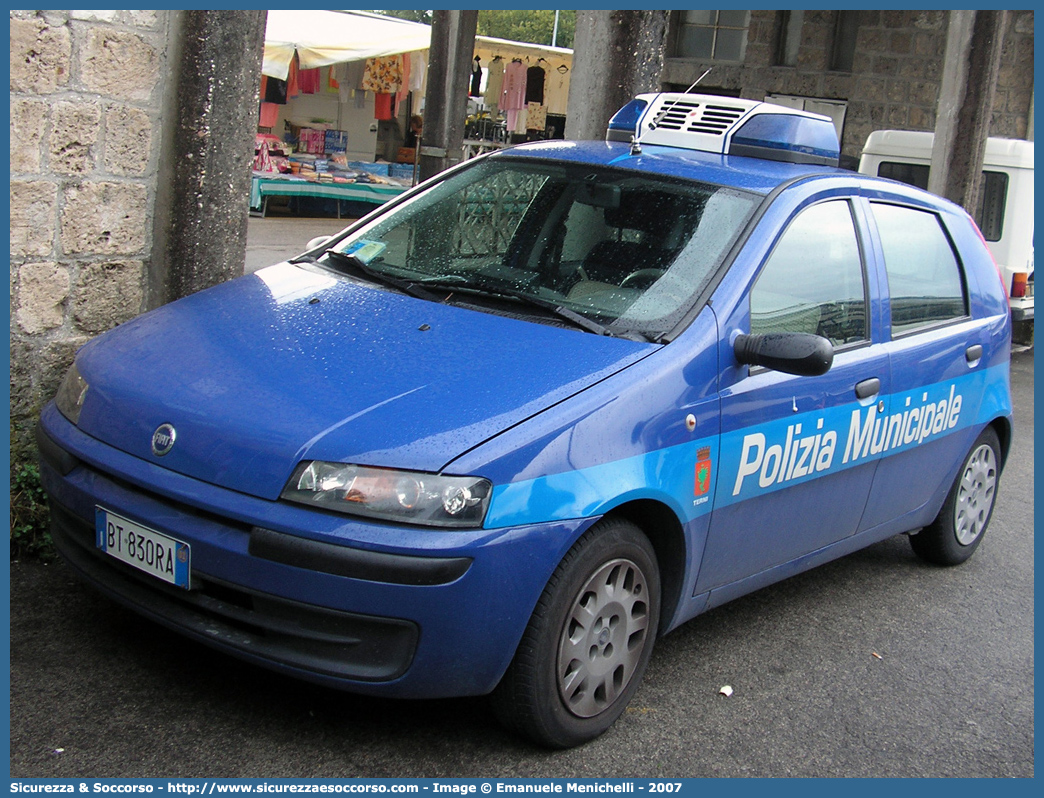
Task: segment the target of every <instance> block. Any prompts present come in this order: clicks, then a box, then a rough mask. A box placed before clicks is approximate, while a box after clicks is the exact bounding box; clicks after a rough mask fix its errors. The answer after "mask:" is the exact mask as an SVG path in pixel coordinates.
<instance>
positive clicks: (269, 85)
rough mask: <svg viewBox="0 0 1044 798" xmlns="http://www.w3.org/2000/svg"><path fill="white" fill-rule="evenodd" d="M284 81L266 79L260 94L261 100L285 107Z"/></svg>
mask: <svg viewBox="0 0 1044 798" xmlns="http://www.w3.org/2000/svg"><path fill="white" fill-rule="evenodd" d="M286 86H287V84H286V81H285V80H280V79H279V78H271V77H270V78H268V80H266V81H265V87H264V92H263V93H262V94H261V99H262V100H264V101H265V102H266V103H276V104H278V105H286Z"/></svg>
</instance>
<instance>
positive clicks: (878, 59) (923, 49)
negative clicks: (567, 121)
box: [663, 11, 1033, 158]
mask: <svg viewBox="0 0 1044 798" xmlns="http://www.w3.org/2000/svg"><path fill="white" fill-rule="evenodd" d="M837 13H838V12H836V11H805V12H804V21H803V25H802V29H801V46H800V50H799V52H798V60H797V64H796V65H795V66H793V67H782V66H775V65H774V59H775V52H776V37H777V35H778V31H777V27H778V21H777V12H775V11H752V12H751V15H750V28H749V30H748V43H747V53H746V59H745V61H744V63H743V64H719V63H715V62H710V61H694V60H689V59H675V58H668V60H667V63H666V66H665V68H664V73H663V81H664V82H665V83H672V84H681V85H684V86H688V85H689V84H690V83H692V81H693V80H695V79H696V78H697V77H699V76H700V74H701V73H702V72H703V71H704V70H705V69H706V68H707V67H713V70H712V71H711V73H710V74H709V75H708V76H707V77H706V78H705V79H704V81H703V83H702V84H701V85H703V86H711V87H717V88H720V89H726V90H730V91H735V92H738V93H739V96H741V97H745V98H749V99H755V100H761V99H764V98H765V95H766V94H770V93H772V94H790V95H797V96H802V97H815V98H821V99H829V100H842V101H845V102H847V104H848V108H847V113H846V117H845V126H844V135H843V137H842V142H841V150H842V153H843V154H845V155H848V156H852V157H853V158H857V157H858V156H859V153H860V151H861V150H862V147H863V143H864V142H865V141H866V137H867V135H869V133H870V132H871V131H873V130H878V129H881V128H901V129H906V130H933V129H934V128H935V109H936V104H937V102H938V96H939V87H940V82H941V79H942V67H943V55H944V52H945V49H946V28H947V13H948V12H946V11H861V12H859V13H860V18H859V32H858V37H857V40H856V51H855V60H854V63H853V65H852V71H851V72H832V71H830V70H829V67H830V55H831V51H832V47H833V38H834V28H835V24H836V15H837ZM1009 17H1010V20H1009V26H1008V30H1007V31H1006V33H1005V37H1004V51H1003V56H1002V62H1001V73H1000V76H999V79H998V85H997V94H996V97H995V101H994V111H993V120H992V125H991V129H990V135H991V136H1003V137H1007V138H1024V137H1026V135H1027V132H1028V122H1029V112H1030V108H1031V104H1032V97H1033V12H1032V11H1012V12H1009Z"/></svg>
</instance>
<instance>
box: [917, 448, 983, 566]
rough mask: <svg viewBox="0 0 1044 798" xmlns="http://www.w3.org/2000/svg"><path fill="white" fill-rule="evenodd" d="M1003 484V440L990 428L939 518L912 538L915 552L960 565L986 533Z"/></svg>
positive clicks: (959, 475)
mask: <svg viewBox="0 0 1044 798" xmlns="http://www.w3.org/2000/svg"><path fill="white" fill-rule="evenodd" d="M999 481H1000V440H999V439H998V438H997V433H996V432H995V431H994V429H993V428H992V427H987V428H986V429H984V430H983V431H982V434H980V435H979V437H978V438H977V439H976V440H975V443H973V444H972V447H971V451H969V452H968V456H967V457H966V458H965V459H964V464H963V465H962V466H961V470H960V471H959V472H958V473H957V478H956V479H955V480H954V482H953V486H952V487H951V488H950V492H949V494H947V496H946V502H945V504H943V507H942V510H940V511H939V515H938V516H937V517H936V519H935V520H934V521H933V522H932V523H931V525H929V526H927V527H925V528H924V529H922V530H921V531H920V532H918V533H917V534H916V535H911V536H910V545H911V546H913V550H914V552H915V553H916V554H917V555H918V556H919V557H921V558H922V559H924V560H927V561H928V562H933V563H936V564H938V565H958V564H959V563H962V562H964V561H965V560H967V559H968V558H969V557H971V556H972V554H974V553H975V549H976V548H978V546H979V543H981V542H982V537H983V535H985V534H986V527H987V526H989V523H990V518H991V517H992V516H993V506H994V502H995V501H996V498H997V485H998V482H999Z"/></svg>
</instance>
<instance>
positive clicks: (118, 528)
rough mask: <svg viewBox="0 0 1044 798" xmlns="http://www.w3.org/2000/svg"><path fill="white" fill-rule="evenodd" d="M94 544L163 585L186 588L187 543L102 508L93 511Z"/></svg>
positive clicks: (187, 569) (187, 583)
mask: <svg viewBox="0 0 1044 798" xmlns="http://www.w3.org/2000/svg"><path fill="white" fill-rule="evenodd" d="M94 531H95V542H96V544H97V546H98V548H99V549H101V550H102V551H104V552H105V553H106V554H108V555H109V556H110V557H115V558H116V559H117V560H120V561H122V562H125V563H127V564H128V565H133V566H134V567H135V568H137V569H139V570H141V571H144V572H145V573H147V574H152V575H153V576H155V577H158V578H159V579H162V580H163V581H164V582H169V583H170V584H172V585H178V586H179V587H183V588H186V589H187V588H188V586H189V570H190V563H191V556H190V554H191V550H190V548H189V544H188V543H184V542H182V541H180V540H176V539H175V538H172V537H169V536H168V535H164V534H163V533H162V532H157V531H156V530H154V529H149V528H148V527H144V526H142V525H141V524H136V523H134V522H133V521H129V520H127V519H126V518H123V517H122V516H119V515H116V514H115V513H111V512H109V511H108V510H106V509H104V508H102V507H95V508H94Z"/></svg>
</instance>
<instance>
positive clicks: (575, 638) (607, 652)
mask: <svg viewBox="0 0 1044 798" xmlns="http://www.w3.org/2000/svg"><path fill="white" fill-rule="evenodd" d="M648 592H649V590H648V583H647V581H646V578H645V574H644V573H643V572H642V569H641V568H639V567H638V566H637V565H636V564H635V563H634V562H632V561H631V560H627V559H617V560H612V561H610V562H607V563H606V564H605V565H603V566H602V567H601V568H599V569H598V570H597V571H596V572H595V573H594V574H593V575H592V576H591V578H590V579H588V581H587V583H586V584H585V585H584V587H583V588H582V589H581V590H580V591H579V593H578V594H577V596H576V599H575V600H574V601H573V605H572V607H571V608H570V610H569V615H568V617H567V618H566V622H565V626H564V627H563V629H562V637H561V639H560V641H559V646H558V669H557V671H558V691H559V695H560V696H561V697H562V701H563V702H564V704H565V706H566V707H567V708H568V709H569V711H570V712H571V713H572V714H574V715H576V716H577V717H581V718H590V717H594V716H595V715H598V714H599V713H601V712H604V711H605V710H606V709H608V708H609V707H610V706H611V705H612V704H613V703H614V702H615V701H616V700H617V699H618V698H619V697H620V695H621V694H622V693H623V691H624V690H625V689H626V688H627V685H628V684H629V683H630V681H631V678H632V677H633V676H634V673H635V670H636V669H637V668H638V664H639V662H640V661H641V658H642V652H643V651H644V649H645V642H646V636H647V635H648V634H649V633H650V630H649V604H648Z"/></svg>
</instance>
